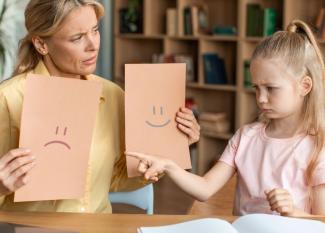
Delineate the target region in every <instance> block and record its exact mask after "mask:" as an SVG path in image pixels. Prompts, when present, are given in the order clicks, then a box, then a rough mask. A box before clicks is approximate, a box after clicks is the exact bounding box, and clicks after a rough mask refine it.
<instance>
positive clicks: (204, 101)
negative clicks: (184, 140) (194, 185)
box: [114, 0, 325, 174]
mask: <svg viewBox="0 0 325 233" xmlns="http://www.w3.org/2000/svg"><path fill="white" fill-rule="evenodd" d="M127 2H128V1H127V0H116V1H115V6H114V25H115V26H114V45H115V49H114V77H119V78H118V79H117V81H118V82H119V83H120V84H121V85H123V76H124V71H123V67H124V64H125V63H150V62H151V60H152V55H153V54H169V55H170V54H184V55H187V56H191V57H192V58H193V64H194V65H193V67H194V77H195V78H196V80H195V81H196V82H195V83H187V84H186V88H187V90H186V93H187V96H188V97H190V98H193V99H194V100H195V102H196V104H197V106H198V109H199V111H200V112H225V113H226V114H227V116H228V117H229V121H230V126H231V127H230V128H231V130H232V131H233V132H234V131H236V129H238V128H239V127H241V126H242V125H244V124H246V123H248V122H251V121H252V120H254V118H255V117H256V116H257V114H258V111H257V106H256V98H255V90H254V89H253V88H245V87H244V75H243V74H244V62H245V61H247V60H250V58H251V55H252V53H253V51H254V49H255V47H256V45H257V44H258V43H259V42H260V41H261V40H262V39H263V37H247V36H246V16H247V12H246V9H247V4H248V3H258V4H260V5H262V7H271V8H274V9H275V10H276V11H277V15H278V16H279V25H278V26H279V27H281V25H282V29H283V28H286V25H288V24H289V23H290V21H291V20H293V19H296V18H298V19H302V20H304V21H306V22H307V23H309V24H314V21H315V19H316V18H317V15H318V13H319V9H321V8H324V7H325V1H324V0H315V1H312V2H308V1H306V0H296V1H293V0H272V1H268V0H218V1H216V0H199V1H197V2H203V3H205V4H206V5H207V8H208V11H209V13H208V21H209V25H210V28H211V29H212V27H213V26H215V25H229V26H234V27H236V29H237V35H235V36H222V35H198V36H188V35H186V36H185V35H184V22H183V20H184V18H183V13H184V11H183V10H184V8H185V7H186V6H188V5H191V4H193V2H196V1H194V0H156V1H153V0H143V5H144V7H143V33H141V34H120V33H119V27H118V26H119V20H120V18H119V9H120V8H122V7H126V6H127ZM169 8H175V9H176V12H177V15H178V16H177V25H176V29H177V35H175V36H169V35H167V33H166V31H167V30H166V11H167V9H169ZM318 42H319V43H320V47H321V50H322V51H323V52H325V40H324V39H318ZM205 53H217V54H218V56H219V57H221V58H223V59H224V62H225V68H226V74H227V79H228V82H229V83H230V84H231V85H211V84H205V78H204V62H203V54H205ZM229 138H231V134H216V133H211V132H202V137H201V139H200V141H199V147H198V163H199V166H198V167H199V173H200V174H203V173H204V172H205V171H206V169H207V168H208V166H209V164H211V160H213V159H215V155H216V154H220V152H222V151H223V149H224V148H225V146H226V140H228V139H229ZM209 155H210V156H211V157H209Z"/></svg>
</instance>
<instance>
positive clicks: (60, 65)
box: [44, 6, 100, 78]
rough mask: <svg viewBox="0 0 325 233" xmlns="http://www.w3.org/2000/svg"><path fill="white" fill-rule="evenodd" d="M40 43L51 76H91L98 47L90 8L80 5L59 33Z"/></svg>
mask: <svg viewBox="0 0 325 233" xmlns="http://www.w3.org/2000/svg"><path fill="white" fill-rule="evenodd" d="M44 43H45V48H46V49H47V54H46V55H45V56H44V62H45V64H46V66H47V68H48V69H49V71H50V73H51V75H58V76H64V77H73V78H80V76H83V75H88V74H91V73H93V72H94V71H95V69H96V61H97V56H98V51H99V45H100V35H99V32H98V20H97V16H96V13H95V10H94V8H93V7H92V6H83V7H80V8H77V9H75V10H73V11H72V12H71V13H70V14H69V15H68V16H67V17H66V18H65V19H64V21H63V22H62V25H61V27H60V29H59V31H57V32H56V33H55V34H54V35H53V36H51V37H50V38H48V39H45V41H44Z"/></svg>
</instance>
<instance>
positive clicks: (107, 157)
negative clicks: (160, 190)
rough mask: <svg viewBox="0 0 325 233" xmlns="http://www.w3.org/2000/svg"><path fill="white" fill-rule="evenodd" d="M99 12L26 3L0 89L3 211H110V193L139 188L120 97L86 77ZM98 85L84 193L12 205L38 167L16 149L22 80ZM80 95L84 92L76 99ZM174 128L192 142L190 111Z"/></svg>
mask: <svg viewBox="0 0 325 233" xmlns="http://www.w3.org/2000/svg"><path fill="white" fill-rule="evenodd" d="M103 14H104V10H103V7H102V6H101V5H100V4H99V3H98V2H96V1H95V0H56V1H53V0H31V1H30V2H29V4H28V5H27V8H26V11H25V22H26V28H27V31H28V33H27V35H26V37H25V38H24V39H23V40H22V41H21V44H20V50H19V57H18V65H17V68H16V70H15V73H14V75H15V77H13V78H11V79H9V80H7V81H5V82H4V83H2V84H1V85H0V154H2V155H4V156H2V157H1V158H0V197H1V209H2V210H16V211H24V210H27V211H46V212H49V211H59V212H107V213H110V212H111V205H110V203H109V202H108V199H107V193H108V192H109V190H111V191H116V190H130V189H134V188H137V187H140V186H142V185H143V180H142V179H139V178H133V179H128V178H127V175H126V165H125V155H124V154H123V152H124V122H123V120H122V119H124V93H123V91H122V90H121V89H120V88H119V87H117V86H116V85H115V84H113V83H112V82H110V81H107V80H105V79H102V78H100V77H98V76H95V75H92V73H93V72H94V70H95V68H96V61H97V55H98V49H99V44H100V35H99V32H98V21H99V19H100V18H101V17H102V16H103ZM29 72H32V73H35V74H41V75H46V76H48V77H50V75H51V76H57V77H65V78H76V79H84V80H86V81H87V80H96V81H100V82H102V84H103V90H102V94H101V101H100V104H99V111H98V114H97V120H96V123H95V128H94V133H93V145H92V146H91V152H90V163H89V167H88V174H87V182H86V193H85V196H84V198H82V199H78V200H59V201H39V202H25V203H13V192H15V191H16V190H17V189H18V188H20V187H21V186H23V185H24V184H26V182H28V177H29V172H30V171H31V169H32V168H33V166H34V165H35V163H37V161H35V157H34V156H33V152H32V151H30V150H28V149H24V148H18V149H14V148H17V147H18V139H19V127H20V116H21V108H22V102H23V95H24V85H25V81H26V75H27V73H29ZM80 94H82V93H80ZM178 115H179V116H180V117H181V119H180V120H179V123H180V124H179V125H180V126H179V128H180V130H182V132H184V133H185V134H187V135H188V137H189V144H191V143H193V142H195V141H197V140H198V136H199V126H198V125H197V122H196V121H195V118H194V117H193V114H192V112H190V111H189V110H187V109H184V110H183V111H182V112H179V113H178Z"/></svg>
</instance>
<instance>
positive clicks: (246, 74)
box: [244, 60, 252, 88]
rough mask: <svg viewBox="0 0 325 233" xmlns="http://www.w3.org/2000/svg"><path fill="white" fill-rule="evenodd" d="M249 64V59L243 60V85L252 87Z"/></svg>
mask: <svg viewBox="0 0 325 233" xmlns="http://www.w3.org/2000/svg"><path fill="white" fill-rule="evenodd" d="M249 66H250V61H249V60H246V61H244V87H246V88H251V87H252V79H251V73H250V70H249Z"/></svg>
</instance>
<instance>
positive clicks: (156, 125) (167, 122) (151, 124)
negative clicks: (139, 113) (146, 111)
mask: <svg viewBox="0 0 325 233" xmlns="http://www.w3.org/2000/svg"><path fill="white" fill-rule="evenodd" d="M146 123H147V125H149V126H151V127H164V126H166V125H168V124H169V123H170V120H168V121H166V122H165V123H163V124H153V123H151V122H149V121H146Z"/></svg>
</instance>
